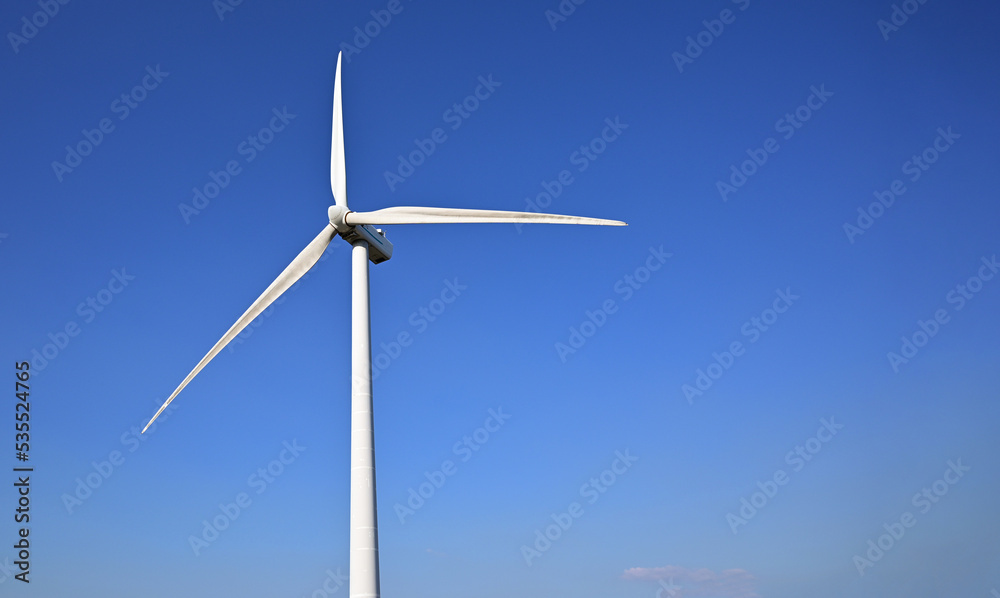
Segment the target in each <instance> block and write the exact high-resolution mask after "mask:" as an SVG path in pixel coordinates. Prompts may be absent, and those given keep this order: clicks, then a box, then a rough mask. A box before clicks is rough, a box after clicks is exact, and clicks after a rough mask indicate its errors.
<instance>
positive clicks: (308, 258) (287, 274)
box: [142, 224, 337, 432]
mask: <svg viewBox="0 0 1000 598" xmlns="http://www.w3.org/2000/svg"><path fill="white" fill-rule="evenodd" d="M336 235H337V229H335V228H333V226H332V225H330V224H328V225H326V228H324V229H323V231H322V232H321V233H320V234H319V235H317V236H316V238H315V239H313V240H312V242H310V243H309V244H308V245H306V248H305V249H303V250H302V252H301V253H299V255H297V256H296V257H295V259H294V260H292V263H290V264H288V267H287V268H285V269H284V270H283V271H282V272H281V274H279V275H278V278H276V279H275V280H274V282H272V283H271V286H269V287H267V289H266V290H265V291H264V292H263V293H261V295H260V297H257V300H256V301H254V302H253V305H251V306H250V309H248V310H246V311H245V312H244V313H243V315H242V316H240V319H239V320H236V323H235V324H233V326H232V327H231V328H230V329H229V330H228V331H227V332H226V334H224V335H222V338H221V339H219V342H217V343H215V346H214V347H212V350H211V351H209V352H208V354H207V355H205V356H204V357H202V358H201V361H199V362H198V365H196V366H194V369H193V370H191V373H190V374H188V375H187V378H184V381H183V382H181V384H180V386H178V387H177V389H176V390H174V392H173V393H172V394H171V395H170V398H168V399H167V401H166V402H165V403H163V406H162V407H160V409H159V411H157V412H156V415H154V416H153V419H151V420H149V423H148V424H146V427H145V428H143V429H142V431H143V432H145V431H146V429H148V428H149V426H151V425H152V424H153V422H154V421H156V418H158V417H160V414H161V413H163V410H164V409H166V408H167V405H169V404H170V402H171V401H173V400H174V397H176V396H177V395H178V393H180V392H181V391H182V390H184V387H185V386H187V385H188V382H190V381H191V380H193V379H194V377H195V376H197V375H198V372H200V371H201V370H202V368H204V367H205V366H206V365H208V362H209V361H212V358H214V357H215V356H216V355H218V354H219V351H222V349H224V348H225V346H226V345H228V344H229V341H231V340H233V339H234V338H235V337H236V335H237V334H239V333H240V332H242V331H243V329H244V328H246V327H247V324H249V323H250V322H252V321H253V319H254V318H256V317H257V316H258V315H259V314H260V313H261V312H262V311H264V310H265V309H267V307H268V306H269V305H271V304H272V303H274V300H275V299H277V298H278V297H280V296H281V294H282V293H284V292H285V291H287V290H288V288H289V287H291V286H292V285H293V284H295V282H296V281H297V280H298V279H300V278H302V276H304V275H305V273H306V272H308V271H309V270H310V269H311V268H312V267H313V266H315V265H316V262H318V261H319V258H320V257H321V256H322V255H323V251H325V250H326V247H327V245H329V244H330V241H332V240H333V238H334V237H335V236H336Z"/></svg>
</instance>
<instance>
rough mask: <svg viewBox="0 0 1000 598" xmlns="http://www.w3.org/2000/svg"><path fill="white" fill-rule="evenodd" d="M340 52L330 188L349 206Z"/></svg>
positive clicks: (335, 90)
mask: <svg viewBox="0 0 1000 598" xmlns="http://www.w3.org/2000/svg"><path fill="white" fill-rule="evenodd" d="M340 56H341V55H340V54H337V76H336V78H335V79H334V81H333V135H332V141H331V143H330V188H331V189H332V190H333V200H334V202H336V205H338V206H344V207H347V168H346V167H345V166H344V106H343V104H342V103H341V99H340Z"/></svg>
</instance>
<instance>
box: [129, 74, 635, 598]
mask: <svg viewBox="0 0 1000 598" xmlns="http://www.w3.org/2000/svg"><path fill="white" fill-rule="evenodd" d="M340 60H341V56H340V55H339V54H338V56H337V75H336V79H334V84H333V142H332V145H331V148H330V186H331V188H332V189H333V198H334V205H332V206H330V208H329V210H328V211H327V216H328V218H329V223H327V225H326V226H325V227H324V228H323V230H322V231H320V233H319V234H318V235H316V238H315V239H313V240H312V241H310V242H309V244H308V245H306V248H305V249H303V250H302V251H301V252H300V253H299V255H297V256H296V257H295V259H293V260H292V263H290V264H288V267H287V268H285V269H284V271H282V272H281V274H279V275H278V278H276V279H275V280H274V282H272V283H271V285H270V286H269V287H267V289H265V290H264V292H263V293H261V295H260V297H257V300H256V301H254V302H253V304H252V305H251V306H250V308H249V309H247V310H246V311H245V312H244V313H243V315H242V316H240V318H239V319H238V320H236V323H235V324H233V325H232V327H231V328H230V329H229V330H228V331H227V332H226V333H225V334H224V335H222V338H221V339H219V342H217V343H215V346H214V347H212V349H211V350H210V351H209V352H208V353H207V354H206V355H205V356H204V357H203V358H202V359H201V361H199V362H198V365H196V366H195V367H194V369H193V370H191V373H189V374H188V375H187V377H185V378H184V380H183V381H182V382H181V383H180V385H178V386H177V388H176V389H175V390H174V392H173V393H171V394H170V397H169V398H168V399H167V400H166V401H165V402H164V403H163V405H162V406H161V407H160V409H159V410H158V411H157V412H156V414H155V415H154V416H153V418H152V419H151V420H149V423H148V424H146V427H145V428H143V430H142V431H143V432H145V431H146V430H147V429H148V428H149V426H150V425H152V423H153V422H154V421H156V418H157V417H159V416H160V414H161V413H163V410H164V409H166V408H167V405H169V404H170V403H171V402H172V401H173V400H174V398H176V397H177V395H178V393H180V392H181V391H182V390H183V389H184V387H185V386H187V385H188V383H189V382H191V380H193V379H194V377H195V376H197V375H198V372H200V371H201V370H202V368H204V367H205V366H206V365H208V362H209V361H212V359H213V358H214V357H215V356H216V355H218V354H219V352H220V351H222V349H223V348H225V346H226V345H227V344H229V341H231V340H233V338H235V337H236V335H238V334H239V333H240V332H241V331H242V330H243V329H244V328H246V327H247V325H248V324H250V322H252V321H253V319H254V318H256V317H257V316H258V315H259V314H260V313H261V312H263V311H264V310H265V309H267V307H268V306H269V305H271V304H272V303H273V302H274V301H275V300H276V299H277V298H278V297H280V296H281V294H282V293H284V292H285V291H287V290H288V289H289V287H291V286H292V285H293V284H295V282H296V281H297V280H299V279H300V278H302V276H304V275H305V273H306V272H308V271H309V270H310V269H311V268H312V267H313V266H314V265H316V262H318V261H319V258H320V256H322V255H323V252H324V251H326V247H327V245H329V244H330V242H331V241H333V239H334V237H336V236H337V235H340V236H341V237H342V238H343V239H344V240H345V241H347V242H348V243H350V244H351V246H352V248H353V249H352V250H351V536H350V543H351V552H350V596H351V598H378V596H379V575H378V520H377V517H376V510H375V506H376V505H375V434H374V421H373V417H372V378H371V357H372V354H371V322H370V310H369V292H368V291H369V289H368V261H369V260H371V262H372V263H375V264H380V263H382V262H384V261H386V260H388V259H389V258H391V257H392V243H390V242H389V240H388V239H386V238H385V235H384V233H383V232H382V231H381V230H380V229H376V228H374V225H382V224H444V223H470V222H472V223H475V222H515V223H517V222H520V223H533V222H544V223H553V224H598V225H611V226H625V223H624V222H620V221H618V220H602V219H599V218H584V217H581V216H562V215H558V214H537V213H530V212H505V211H498V210H467V209H455V208H419V207H406V206H400V207H395V208H384V209H381V210H375V211H374V212H352V211H351V210H349V209H348V207H347V174H346V170H345V168H344V122H343V107H342V105H341V99H340Z"/></svg>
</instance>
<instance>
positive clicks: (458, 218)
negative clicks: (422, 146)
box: [345, 206, 627, 226]
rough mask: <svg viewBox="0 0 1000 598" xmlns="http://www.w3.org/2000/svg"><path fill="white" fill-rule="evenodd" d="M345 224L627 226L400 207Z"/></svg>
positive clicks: (352, 216)
mask: <svg viewBox="0 0 1000 598" xmlns="http://www.w3.org/2000/svg"><path fill="white" fill-rule="evenodd" d="M345 222H346V223H347V224H349V225H352V226H354V225H358V224H376V225H377V224H445V223H468V222H515V223H518V222H519V223H525V224H528V223H536V222H537V223H548V224H597V225H604V226H627V225H626V224H625V223H624V222H621V221H619V220H604V219H602V218H586V217H584V216H563V215H561V214H537V213H535V212H506V211H502V210H467V209H462V208H416V207H412V206H399V207H394V208H385V209H382V210H375V211H374V212H348V214H347V216H346V218H345Z"/></svg>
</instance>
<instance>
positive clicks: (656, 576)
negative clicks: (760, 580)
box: [622, 565, 760, 598]
mask: <svg viewBox="0 0 1000 598" xmlns="http://www.w3.org/2000/svg"><path fill="white" fill-rule="evenodd" d="M622 578H623V579H626V580H628V581H659V582H669V587H670V588H672V589H671V590H670V591H669V596H670V598H690V597H693V596H705V597H709V596H710V597H712V598H760V594H758V593H757V592H756V591H755V590H754V585H755V582H756V580H755V579H754V576H753V575H751V574H750V572H749V571H746V570H745V569H725V570H723V571H721V572H718V573H717V572H715V571H712V570H711V569H704V568H702V569H688V568H686V567H678V566H676V565H667V566H665V567H633V568H631V569H626V570H625V573H624V574H623V575H622ZM661 585H662V584H661ZM664 587H667V586H664Z"/></svg>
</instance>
